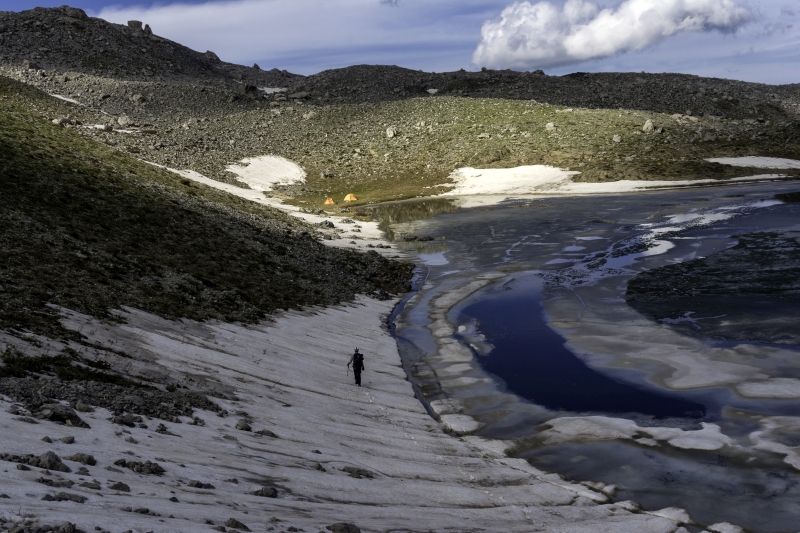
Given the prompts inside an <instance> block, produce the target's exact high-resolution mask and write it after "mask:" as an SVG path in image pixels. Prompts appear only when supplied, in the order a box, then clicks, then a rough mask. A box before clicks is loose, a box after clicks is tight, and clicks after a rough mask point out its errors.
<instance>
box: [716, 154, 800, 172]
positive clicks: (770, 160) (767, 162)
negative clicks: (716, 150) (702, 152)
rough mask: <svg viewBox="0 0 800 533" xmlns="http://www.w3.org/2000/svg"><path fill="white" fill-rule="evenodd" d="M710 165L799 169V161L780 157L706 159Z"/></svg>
mask: <svg viewBox="0 0 800 533" xmlns="http://www.w3.org/2000/svg"><path fill="white" fill-rule="evenodd" d="M706 161H709V162H711V163H722V164H723V165H731V166H734V167H754V168H774V169H783V170H788V169H792V168H800V161H798V160H796V159H783V158H780V157H757V156H748V157H713V158H711V159H706Z"/></svg>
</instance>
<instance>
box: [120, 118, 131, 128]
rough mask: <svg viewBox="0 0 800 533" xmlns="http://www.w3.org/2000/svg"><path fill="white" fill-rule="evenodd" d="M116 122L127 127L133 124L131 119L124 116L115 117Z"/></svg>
mask: <svg viewBox="0 0 800 533" xmlns="http://www.w3.org/2000/svg"><path fill="white" fill-rule="evenodd" d="M117 124H119V125H120V126H122V127H123V128H127V127H128V126H131V125H133V121H132V120H131V119H129V118H128V117H126V116H122V117H119V118H118V119H117Z"/></svg>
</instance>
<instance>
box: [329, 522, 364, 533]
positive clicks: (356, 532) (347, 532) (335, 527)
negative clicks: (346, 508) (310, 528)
mask: <svg viewBox="0 0 800 533" xmlns="http://www.w3.org/2000/svg"><path fill="white" fill-rule="evenodd" d="M325 529H327V530H328V531H330V532H331V533H361V528H359V527H358V526H357V525H355V524H351V523H349V522H337V523H335V524H331V525H330V526H326V527H325Z"/></svg>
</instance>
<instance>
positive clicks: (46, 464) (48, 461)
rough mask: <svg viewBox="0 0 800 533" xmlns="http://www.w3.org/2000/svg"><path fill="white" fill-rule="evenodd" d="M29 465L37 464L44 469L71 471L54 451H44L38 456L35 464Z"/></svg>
mask: <svg viewBox="0 0 800 533" xmlns="http://www.w3.org/2000/svg"><path fill="white" fill-rule="evenodd" d="M31 466H38V467H39V468H44V469H45V470H55V471H56V472H72V470H71V469H70V468H69V467H68V466H67V465H65V464H64V463H62V462H61V458H60V457H59V456H58V455H56V454H55V452H44V453H43V454H42V455H40V456H39V458H38V461H37V464H35V465H34V464H32V465H31Z"/></svg>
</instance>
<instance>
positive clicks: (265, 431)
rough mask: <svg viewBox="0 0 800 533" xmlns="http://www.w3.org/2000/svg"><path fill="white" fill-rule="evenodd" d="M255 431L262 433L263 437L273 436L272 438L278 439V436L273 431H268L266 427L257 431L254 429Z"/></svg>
mask: <svg viewBox="0 0 800 533" xmlns="http://www.w3.org/2000/svg"><path fill="white" fill-rule="evenodd" d="M256 433H258V434H259V435H264V436H265V437H270V438H273V439H279V438H280V437H278V436H277V435H276V434H275V433H273V432H272V431H270V430H268V429H261V430H259V431H256Z"/></svg>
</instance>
